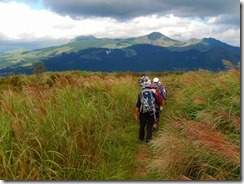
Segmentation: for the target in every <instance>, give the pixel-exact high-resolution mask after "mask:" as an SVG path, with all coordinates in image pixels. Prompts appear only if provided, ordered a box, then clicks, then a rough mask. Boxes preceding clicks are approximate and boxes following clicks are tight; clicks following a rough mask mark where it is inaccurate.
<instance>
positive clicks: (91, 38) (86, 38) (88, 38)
mask: <svg viewBox="0 0 244 184" xmlns="http://www.w3.org/2000/svg"><path fill="white" fill-rule="evenodd" d="M95 39H97V38H96V37H95V36H92V35H88V36H77V37H76V38H75V39H74V40H75V41H81V40H95Z"/></svg>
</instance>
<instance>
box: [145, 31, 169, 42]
mask: <svg viewBox="0 0 244 184" xmlns="http://www.w3.org/2000/svg"><path fill="white" fill-rule="evenodd" d="M147 37H148V39H149V40H152V41H153V40H158V39H160V38H162V37H165V36H164V35H163V34H162V33H160V32H152V33H150V34H149V35H147Z"/></svg>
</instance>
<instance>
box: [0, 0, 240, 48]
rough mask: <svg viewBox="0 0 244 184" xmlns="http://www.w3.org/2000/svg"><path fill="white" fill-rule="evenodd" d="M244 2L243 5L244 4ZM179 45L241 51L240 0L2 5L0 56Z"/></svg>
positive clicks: (50, 0) (31, 0)
mask: <svg viewBox="0 0 244 184" xmlns="http://www.w3.org/2000/svg"><path fill="white" fill-rule="evenodd" d="M241 2H242V1H241ZM154 31H158V32H161V33H162V34H164V35H166V36H168V37H170V38H172V39H176V40H180V41H186V40H189V39H191V38H204V37H207V38H208V37H213V38H216V39H218V40H220V41H223V42H226V43H228V44H230V45H234V46H240V1H239V0H15V1H13V0H0V43H1V44H0V52H3V51H6V50H9V49H16V48H20V47H25V48H27V49H36V48H38V47H47V46H52V45H59V44H62V43H66V42H67V41H68V40H70V39H72V38H74V37H76V36H80V35H94V36H96V37H97V38H104V37H107V38H129V37H136V36H142V35H146V34H149V33H151V32H154Z"/></svg>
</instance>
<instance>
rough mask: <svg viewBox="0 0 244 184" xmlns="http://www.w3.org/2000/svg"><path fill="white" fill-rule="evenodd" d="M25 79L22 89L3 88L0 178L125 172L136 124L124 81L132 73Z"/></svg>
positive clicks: (112, 176) (98, 176)
mask: <svg viewBox="0 0 244 184" xmlns="http://www.w3.org/2000/svg"><path fill="white" fill-rule="evenodd" d="M21 80H22V79H21ZM28 80H30V81H28V82H26V78H24V79H23V81H24V82H23V85H21V88H22V90H15V89H14V88H12V89H11V86H10V87H9V89H8V90H3V89H2V91H3V95H2V97H1V101H0V102H1V103H0V105H1V113H0V121H1V122H3V123H2V126H1V129H0V132H1V133H0V135H1V152H0V160H1V162H0V168H1V173H0V177H1V179H3V180H119V179H129V178H130V175H131V174H130V173H131V170H130V168H132V166H133V160H134V152H135V149H136V148H137V145H136V142H134V141H132V139H133V140H135V139H134V138H135V135H136V134H135V133H134V132H135V129H136V130H137V127H136V126H135V124H134V123H133V120H132V119H131V117H133V114H132V113H133V110H132V109H133V107H134V104H133V103H131V99H132V97H133V96H134V95H133V94H132V93H133V90H132V92H130V90H129V89H126V88H124V86H123V85H124V84H130V85H131V86H132V83H133V81H132V77H131V76H129V75H128V76H125V77H113V76H106V75H96V76H79V74H77V73H76V74H71V75H69V74H67V75H55V76H54V77H52V76H50V75H47V76H43V77H42V78H40V81H41V82H42V83H41V84H40V82H39V84H38V86H36V83H35V82H36V79H35V78H34V79H33V80H32V82H31V79H28ZM45 81H51V82H52V87H49V86H50V85H46V84H45ZM127 97H128V99H129V101H127V100H125V99H127ZM128 136H129V137H130V138H129V139H128ZM132 137H133V138H132Z"/></svg>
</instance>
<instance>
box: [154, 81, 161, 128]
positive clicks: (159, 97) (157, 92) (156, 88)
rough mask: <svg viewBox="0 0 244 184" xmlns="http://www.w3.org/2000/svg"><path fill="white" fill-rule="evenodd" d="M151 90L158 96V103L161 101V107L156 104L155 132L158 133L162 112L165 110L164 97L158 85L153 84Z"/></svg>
mask: <svg viewBox="0 0 244 184" xmlns="http://www.w3.org/2000/svg"><path fill="white" fill-rule="evenodd" d="M156 79H157V78H156ZM153 81H155V78H154V79H153ZM151 89H152V91H153V92H154V93H155V94H156V95H157V97H158V101H159V104H160V105H157V104H155V109H156V112H155V116H156V119H155V120H154V123H153V130H155V131H156V130H158V123H159V115H160V111H161V110H162V109H163V97H162V94H161V91H160V89H159V85H158V83H156V82H153V83H152V84H151Z"/></svg>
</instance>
